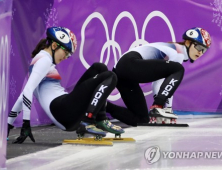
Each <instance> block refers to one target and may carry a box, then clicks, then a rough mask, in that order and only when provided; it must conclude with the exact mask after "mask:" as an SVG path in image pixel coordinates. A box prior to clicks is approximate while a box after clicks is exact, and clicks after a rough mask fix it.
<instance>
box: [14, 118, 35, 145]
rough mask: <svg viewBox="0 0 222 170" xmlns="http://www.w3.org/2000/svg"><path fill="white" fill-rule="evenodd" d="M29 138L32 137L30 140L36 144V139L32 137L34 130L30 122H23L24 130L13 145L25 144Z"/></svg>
mask: <svg viewBox="0 0 222 170" xmlns="http://www.w3.org/2000/svg"><path fill="white" fill-rule="evenodd" d="M27 137H30V139H31V140H32V142H35V139H34V137H33V135H32V130H31V127H30V121H29V120H23V125H22V129H21V132H20V136H19V137H18V138H16V140H15V141H13V142H12V143H13V144H16V143H18V144H21V143H23V142H24V141H25V140H26V138H27Z"/></svg>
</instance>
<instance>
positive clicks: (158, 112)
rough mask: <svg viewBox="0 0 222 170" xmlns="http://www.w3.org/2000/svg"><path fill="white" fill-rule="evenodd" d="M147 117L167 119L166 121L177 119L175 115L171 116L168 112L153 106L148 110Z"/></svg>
mask: <svg viewBox="0 0 222 170" xmlns="http://www.w3.org/2000/svg"><path fill="white" fill-rule="evenodd" d="M149 116H150V117H151V118H152V117H162V118H168V119H177V118H178V116H177V115H175V114H172V113H170V112H166V111H165V110H164V109H163V108H161V107H160V106H158V105H153V106H152V107H151V109H150V112H149Z"/></svg>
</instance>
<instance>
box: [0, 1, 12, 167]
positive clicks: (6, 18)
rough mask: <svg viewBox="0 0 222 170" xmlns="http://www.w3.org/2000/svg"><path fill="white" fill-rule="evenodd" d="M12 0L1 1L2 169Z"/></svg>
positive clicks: (0, 148)
mask: <svg viewBox="0 0 222 170" xmlns="http://www.w3.org/2000/svg"><path fill="white" fill-rule="evenodd" d="M11 9H12V1H11V0H7V1H0V170H3V169H6V164H5V161H6V145H7V140H6V136H7V116H8V114H7V113H8V92H9V60H10V44H11V15H12V13H11Z"/></svg>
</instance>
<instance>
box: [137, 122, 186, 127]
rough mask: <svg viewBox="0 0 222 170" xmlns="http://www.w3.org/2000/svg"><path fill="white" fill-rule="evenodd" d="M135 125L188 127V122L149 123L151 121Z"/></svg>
mask: <svg viewBox="0 0 222 170" xmlns="http://www.w3.org/2000/svg"><path fill="white" fill-rule="evenodd" d="M137 126H169V127H189V125H188V124H168V123H166V124H157V123H156V124H151V123H137Z"/></svg>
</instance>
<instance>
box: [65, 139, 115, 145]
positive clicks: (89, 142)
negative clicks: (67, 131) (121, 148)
mask: <svg viewBox="0 0 222 170" xmlns="http://www.w3.org/2000/svg"><path fill="white" fill-rule="evenodd" d="M63 144H78V145H96V146H113V143H112V142H110V141H103V140H101V141H96V140H94V138H83V139H80V140H79V139H76V140H67V139H65V140H64V141H63Z"/></svg>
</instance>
